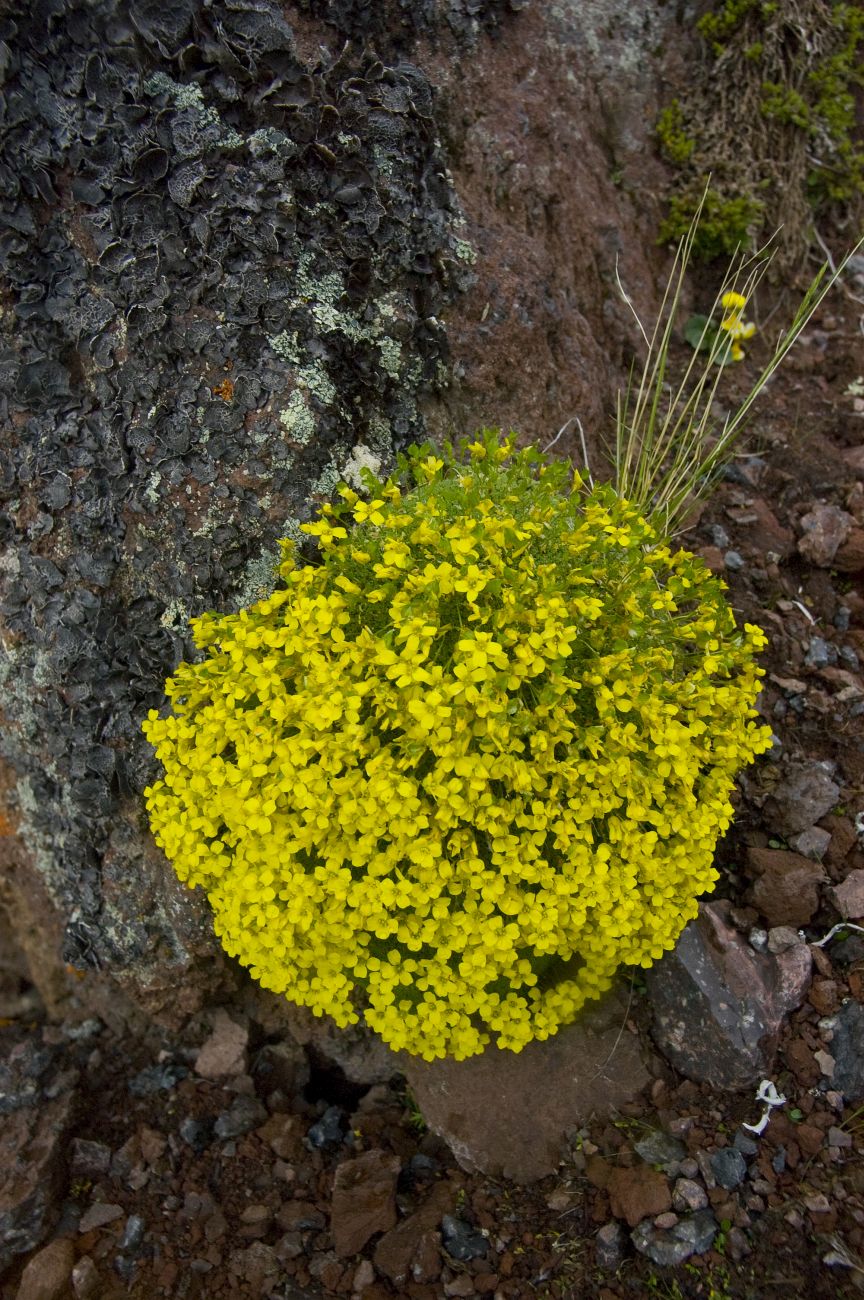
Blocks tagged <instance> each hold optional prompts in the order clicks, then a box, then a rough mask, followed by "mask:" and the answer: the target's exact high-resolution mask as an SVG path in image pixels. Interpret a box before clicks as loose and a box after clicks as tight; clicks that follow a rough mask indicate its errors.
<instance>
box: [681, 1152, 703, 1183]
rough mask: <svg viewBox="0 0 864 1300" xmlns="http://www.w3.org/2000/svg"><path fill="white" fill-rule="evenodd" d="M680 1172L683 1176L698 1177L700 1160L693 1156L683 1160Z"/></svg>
mask: <svg viewBox="0 0 864 1300" xmlns="http://www.w3.org/2000/svg"><path fill="white" fill-rule="evenodd" d="M679 1172H680V1174H681V1177H682V1178H696V1177H697V1176H698V1174H699V1162H698V1161H697V1160H694V1159H693V1157H692V1156H688V1157H687V1159H686V1160H682V1161H681V1167H680V1171H679Z"/></svg>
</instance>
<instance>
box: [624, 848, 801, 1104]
mask: <svg viewBox="0 0 864 1300" xmlns="http://www.w3.org/2000/svg"><path fill="white" fill-rule="evenodd" d="M810 865H812V864H810ZM729 913H730V905H729V903H727V902H714V903H703V904H702V905H701V907H700V910H699V917H698V919H697V920H696V921H692V922H691V923H690V924H689V925H688V926H687V927H686V929H685V930H684V932H683V934H682V935H681V937H680V939H679V940H678V943H677V945H676V947H675V950H674V952H671V953H667V954H666V955H665V956H664V957H663V958H662V959H661V960H660V961H659V962H657V963H656V965H654V966H653V967H652V968H651V969H650V970H649V971H648V974H647V984H648V997H649V1000H650V1003H651V1007H652V1011H653V1017H654V1024H653V1033H654V1037H655V1040H656V1041H657V1043H658V1045H659V1047H660V1048H661V1050H662V1051H663V1053H664V1054H665V1055H666V1056H667V1057H668V1059H669V1061H670V1062H671V1063H672V1064H673V1065H674V1066H675V1068H676V1069H678V1070H680V1071H681V1073H682V1074H686V1075H687V1076H688V1078H691V1079H696V1080H697V1081H699V1082H706V1083H711V1084H713V1085H714V1086H715V1087H719V1088H735V1089H737V1088H746V1087H749V1086H750V1085H751V1084H755V1083H758V1082H759V1080H760V1079H762V1078H764V1077H765V1076H766V1074H767V1073H769V1071H770V1065H771V1061H772V1059H773V1056H774V1052H775V1050H776V1045H777V1038H778V1034H779V1030H780V1026H781V1024H782V1022H783V1018H784V1016H785V1015H787V1014H788V1012H790V1011H791V1010H793V1009H794V1008H795V1007H796V1006H799V1005H800V1003H801V1002H802V1001H803V999H804V996H805V993H806V990H807V986H808V983H809V979H810V970H811V957H810V950H809V949H808V947H807V945H806V944H804V943H803V942H799V943H797V944H796V945H795V947H793V948H790V949H787V950H786V951H785V952H782V953H779V954H776V955H775V954H773V953H768V952H755V951H754V949H753V948H752V947H751V946H750V944H749V943H748V942H747V940H746V939H745V937H744V936H743V935H742V934H740V933H739V931H737V930H736V929H735V928H734V927H733V926H732V924H731V922H730V917H729Z"/></svg>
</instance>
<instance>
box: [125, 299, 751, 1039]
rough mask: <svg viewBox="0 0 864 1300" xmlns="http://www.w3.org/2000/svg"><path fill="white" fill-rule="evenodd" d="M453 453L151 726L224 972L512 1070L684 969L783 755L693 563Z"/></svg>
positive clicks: (362, 522) (217, 651) (371, 515)
mask: <svg viewBox="0 0 864 1300" xmlns="http://www.w3.org/2000/svg"><path fill="white" fill-rule="evenodd" d="M730 310H738V305H737V304H734V303H733V304H732V305H731V308H730ZM739 325H740V322H739ZM729 333H730V336H731V344H732V347H733V348H734V347H736V346H737V347H740V344H739V338H740V337H746V335H743V334H740V335H736V334H734V333H733V332H732V330H731V329H730V330H729ZM472 446H473V447H475V448H476V447H477V446H480V447H482V449H483V451H484V455H483V456H482V457H480V456H475V455H474V453H472V451H471V447H472ZM423 454H424V455H425V453H423ZM463 454H465V455H467V456H469V457H472V469H471V473H470V474H469V475H461V474H460V471H461V465H460V464H459V463H458V462H456V461H455V460H454V459H453V457H452V456H451V454H450V453H449V452H447V453H445V454H444V455H443V456H442V457H441V458H440V459H439V457H428V458H427V464H428V461H429V460H432V461H434V462H436V466H435V467H434V472H433V471H430V473H431V477H429V476H427V477H424V475H425V471H423V473H421V484H420V486H419V487H417V488H416V489H415V490H413V491H407V492H406V493H405V494H404V495H401V494H400V493H399V492H397V491H393V490H391V487H390V485H388V484H384V485H382V486H381V487H380V489H379V496H378V497H376V499H374V500H372V501H369V502H361V501H360V500H359V498H356V497H353V498H352V496H345V500H346V502H347V505H348V507H350V508H351V513H353V516H354V526H353V528H350V529H348V528H346V527H343V526H341V524H338V523H337V522H336V519H337V517H338V512H334V513H333V514H332V515H331V517H330V518H322V519H319V520H317V521H316V522H315V523H313V524H310V525H305V526H304V531H306V532H307V533H308V534H309V535H311V536H315V537H318V539H319V544H320V548H321V557H320V563H318V564H316V565H305V566H303V567H300V568H295V567H293V550H292V548H290V547H287V546H286V547H285V548H284V553H283V554H284V558H283V564H282V567H281V569H280V573H281V576H282V578H283V580H284V587H283V588H282V589H280V590H278V591H276V592H274V593H273V595H272V596H269V597H268V598H267V599H266V600H263V601H260V602H259V603H258V604H256V605H253V606H251V607H250V608H249V609H244V610H241V611H240V613H239V614H228V615H221V616H220V615H216V614H207V615H203V616H202V617H201V618H199V619H197V620H196V621H195V625H194V635H195V641H196V644H197V645H198V647H199V648H200V649H201V650H202V651H203V652H204V655H203V657H202V659H201V660H200V662H198V663H194V664H181V665H180V667H179V668H178V669H177V671H176V673H175V674H174V676H173V678H172V679H171V680H170V681H169V682H168V683H167V685H166V693H167V695H168V697H169V699H170V701H171V704H172V711H171V712H170V713H169V715H168V716H167V717H160V716H159V713H158V712H157V711H155V710H152V711H151V712H150V713H149V714H148V717H147V720H146V722H145V723H144V731H145V734H146V735H147V737H148V739H149V740H150V741H151V743H152V744H153V745H154V746H155V748H156V754H157V757H158V759H159V760H160V762H161V763H162V765H163V768H164V775H163V776H162V778H161V779H158V780H155V781H153V782H152V783H151V784H150V785H149V786H148V787H147V790H146V792H145V798H146V801H147V808H148V812H149V816H150V822H151V826H152V828H153V832H154V835H155V837H156V840H157V842H158V843H159V844H160V845H161V847H162V848H163V849H164V851H165V853H166V854H167V855H168V857H169V858H170V859H171V861H172V862H173V864H174V868H175V870H176V872H177V874H178V876H179V877H180V878H181V879H182V880H183V881H185V882H186V883H187V884H188V885H189V886H190V887H194V886H198V885H200V886H202V887H203V888H204V889H205V890H206V892H207V894H208V896H209V898H210V901H211V904H212V907H213V912H214V926H215V929H216V933H217V934H218V935H219V937H220V939H221V942H222V944H223V946H224V948H225V950H226V951H227V952H228V953H229V954H230V955H232V956H233V957H236V958H237V960H239V961H240V962H242V963H243V964H244V965H246V966H247V967H248V968H249V969H250V971H251V972H252V975H253V977H254V978H255V979H256V980H257V981H259V983H260V984H261V985H262V986H263V987H265V988H267V989H269V990H271V991H273V992H275V993H277V994H279V995H282V996H285V997H287V998H289V999H290V1000H291V1001H293V1002H296V1003H299V1004H300V1005H302V1006H306V1007H308V1008H310V1009H311V1010H312V1011H313V1012H314V1013H316V1014H324V1013H326V1014H329V1015H331V1016H332V1017H333V1018H334V1020H335V1022H336V1023H337V1024H338V1025H342V1026H346V1025H349V1024H355V1023H357V1021H358V1019H359V1017H360V1015H361V1014H362V1016H363V1017H364V1018H365V1021H366V1023H367V1024H368V1025H370V1026H371V1027H372V1028H373V1029H374V1030H376V1031H377V1032H378V1033H379V1034H380V1035H381V1036H382V1037H383V1038H384V1039H385V1041H387V1042H388V1043H389V1044H390V1045H391V1046H392V1047H394V1048H396V1049H405V1050H407V1051H409V1052H412V1053H414V1054H416V1055H419V1056H422V1057H424V1058H425V1059H428V1060H434V1059H436V1058H440V1057H442V1056H451V1057H453V1058H456V1059H461V1058H464V1057H467V1056H471V1055H474V1054H476V1053H477V1052H480V1051H482V1050H483V1049H484V1048H485V1047H486V1046H487V1045H488V1044H489V1043H492V1042H494V1043H496V1044H497V1045H498V1046H499V1047H502V1048H506V1049H507V1050H511V1051H521V1049H522V1048H523V1047H524V1046H525V1044H526V1043H528V1042H530V1041H532V1040H535V1039H536V1040H541V1039H544V1038H548V1037H549V1036H550V1035H551V1034H554V1033H556V1032H557V1030H558V1029H559V1028H560V1027H561V1026H562V1025H564V1024H567V1023H569V1022H570V1021H572V1019H573V1018H574V1017H575V1016H576V1015H578V1013H579V1012H580V1010H581V1008H582V1006H583V1005H584V1004H585V1002H586V1001H588V1000H590V999H592V998H596V997H598V996H599V995H600V994H601V993H603V992H604V991H605V990H606V989H607V988H608V987H609V986H610V983H611V981H612V979H613V977H614V975H615V972H616V970H617V969H618V967H619V966H620V965H621V964H622V963H627V964H629V965H639V964H642V965H650V964H651V963H652V962H653V961H655V960H657V958H658V957H659V956H660V955H661V954H662V952H664V951H666V950H668V949H669V948H670V947H671V946H672V945H673V944H674V942H675V939H676V938H677V935H678V934H679V933H680V931H681V929H682V927H683V926H684V924H686V922H687V920H689V919H690V918H691V917H692V916H693V915H695V909H696V899H697V898H698V896H699V895H700V894H701V893H703V892H705V891H706V890H708V889H710V888H711V887H712V885H713V883H714V881H715V879H716V873H715V871H714V868H713V865H712V859H713V850H714V845H715V843H716V840H717V837H718V835H720V834H722V833H723V832H724V831H725V829H726V827H727V826H728V824H729V819H730V817H731V815H732V809H731V805H730V801H729V798H730V794H731V792H732V789H733V785H734V780H735V775H736V773H737V771H738V770H739V769H740V767H741V766H742V764H744V763H746V762H748V761H749V760H750V759H751V758H752V757H753V756H754V755H755V754H757V753H760V752H762V751H764V750H765V749H766V748H768V747H769V746H770V734H769V733H768V731H767V729H766V728H763V727H761V726H760V725H759V724H758V721H757V719H756V715H755V710H754V708H753V702H754V700H755V698H756V695H757V692H758V690H759V681H760V671H759V669H758V668H757V667H756V665H755V662H754V658H753V656H754V653H755V652H756V651H757V650H758V649H760V648H761V647H762V645H763V644H764V634H763V633H762V631H761V629H760V628H758V627H757V626H756V625H751V624H746V625H745V626H744V629H743V631H742V632H739V631H738V630H737V629H736V627H735V622H734V619H733V616H732V613H731V610H730V609H729V607H728V605H727V604H726V603H725V600H724V598H723V588H722V584H721V583H720V582H719V580H717V579H716V578H714V577H713V576H712V575H711V574H710V573H709V572H708V571H707V569H705V567H704V565H703V564H702V563H701V561H699V560H698V559H697V558H696V557H694V556H691V555H688V554H687V553H686V552H676V553H674V554H673V553H672V551H671V550H670V548H669V547H668V546H664V545H660V544H658V542H657V539H656V538H654V537H653V534H652V532H651V529H650V528H649V527H648V525H647V524H646V523H645V521H644V520H641V519H639V517H638V516H637V515H636V513H635V512H634V511H633V510H632V509H631V508H630V507H629V506H628V505H627V504H626V502H623V501H621V500H619V499H618V498H617V497H616V496H615V493H614V492H613V490H612V489H611V488H610V487H608V486H603V485H598V486H595V487H588V486H586V485H584V484H583V485H581V486H580V485H578V484H574V485H573V487H574V489H575V490H574V491H572V492H571V490H570V488H571V483H570V478H569V472H568V471H567V469H566V467H565V466H564V465H560V466H555V465H549V466H547V467H545V468H544V472H543V474H542V475H541V474H540V468H541V467H539V466H537V465H535V464H533V463H532V462H531V461H530V460H529V459H527V458H526V457H525V456H524V454H523V453H518V452H515V451H514V449H513V445H512V441H511V440H508V441H507V442H505V443H499V442H498V441H497V440H496V439H495V438H494V436H493V435H491V434H489V433H484V434H482V435H480V436H479V437H478V439H477V441H476V442H475V443H473V444H469V445H468V447H467V449H466V451H465V452H464V453H463ZM505 461H506V462H507V463H506V465H505V464H504V462H505ZM343 495H344V494H343ZM574 957H578V959H579V960H578V961H576V962H574V960H573V959H574ZM556 972H557V978H556Z"/></svg>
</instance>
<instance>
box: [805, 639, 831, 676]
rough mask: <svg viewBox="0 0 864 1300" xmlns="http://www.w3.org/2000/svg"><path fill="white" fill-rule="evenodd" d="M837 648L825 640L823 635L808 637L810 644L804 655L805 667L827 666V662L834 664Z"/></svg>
mask: <svg viewBox="0 0 864 1300" xmlns="http://www.w3.org/2000/svg"><path fill="white" fill-rule="evenodd" d="M836 662H837V648H836V646H833V645H831V643H830V641H826V640H825V638H824V637H821V636H813V637H811V638H810V644H809V646H808V648H807V653H806V655H805V656H804V664H805V667H807V668H827V667H828V665H829V664H836Z"/></svg>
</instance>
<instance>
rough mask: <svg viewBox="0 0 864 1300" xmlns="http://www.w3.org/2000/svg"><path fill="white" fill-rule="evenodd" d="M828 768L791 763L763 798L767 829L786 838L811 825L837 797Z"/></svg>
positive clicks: (837, 790)
mask: <svg viewBox="0 0 864 1300" xmlns="http://www.w3.org/2000/svg"><path fill="white" fill-rule="evenodd" d="M832 771H833V768H832V766H831V765H830V764H825V763H800V764H797V765H796V766H794V767H793V768H792V769H791V770H790V772H789V774H788V776H786V778H785V779H784V780H782V781H781V782H780V783H779V784H778V785H777V786H775V788H774V790H773V792H772V794H771V795H770V796H769V797H768V799H766V801H765V807H764V810H763V811H764V816H765V820H766V823H767V825H768V826H769V828H770V829H771V830H772V831H774V832H775V834H777V835H779V836H781V837H782V838H783V839H784V840H787V841H788V840H789V839H790V838H791V837H792V836H793V835H797V834H799V833H800V832H801V831H806V830H809V829H810V827H811V826H815V825H816V823H817V822H818V821H820V820H821V818H823V817H824V816H825V814H826V813H829V812H830V811H831V809H832V808H834V807H835V806H836V805H837V802H838V800H839V798H840V787H839V785H837V783H836V782H835V781H834V780H833V779H832Z"/></svg>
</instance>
